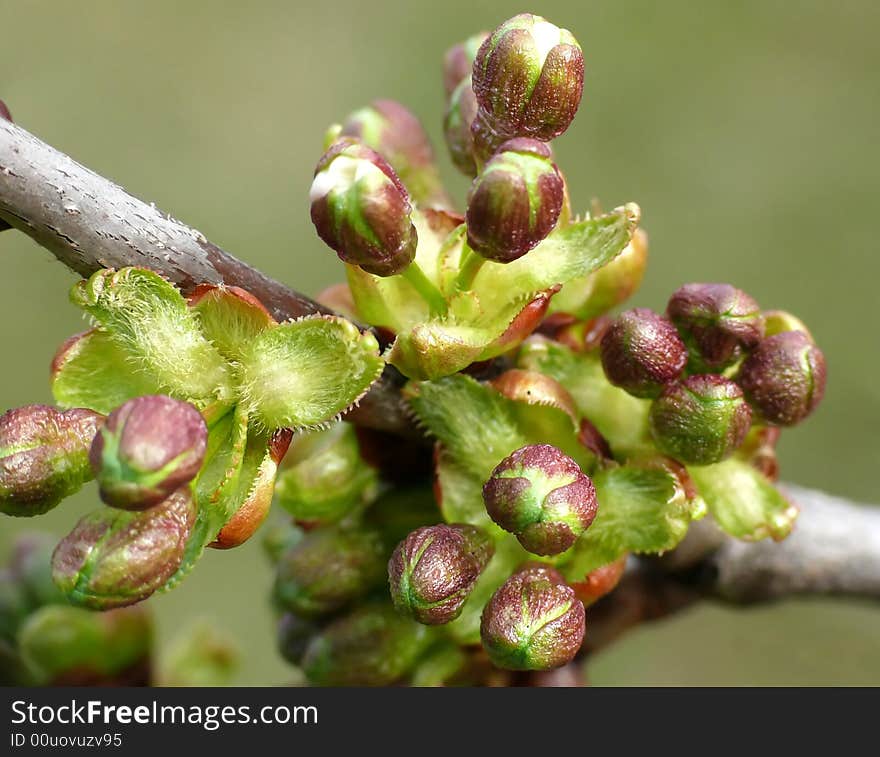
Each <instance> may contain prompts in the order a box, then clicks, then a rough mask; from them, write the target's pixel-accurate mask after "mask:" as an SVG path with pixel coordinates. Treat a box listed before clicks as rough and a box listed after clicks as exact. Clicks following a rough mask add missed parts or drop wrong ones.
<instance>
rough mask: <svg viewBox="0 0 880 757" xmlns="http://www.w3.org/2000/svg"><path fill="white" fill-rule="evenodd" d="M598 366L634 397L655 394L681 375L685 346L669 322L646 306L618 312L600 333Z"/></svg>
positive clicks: (611, 379) (684, 358)
mask: <svg viewBox="0 0 880 757" xmlns="http://www.w3.org/2000/svg"><path fill="white" fill-rule="evenodd" d="M601 355H602V367H603V368H604V369H605V375H606V376H607V377H608V380H609V381H610V382H611V383H612V384H614V385H615V386H619V387H620V388H621V389H625V390H626V391H627V392H629V393H630V394H632V395H633V396H634V397H658V396H660V393H661V392H662V391H663V388H664V387H665V386H666V385H667V384H669V383H670V382H672V381H675V380H676V379H677V378H678V377H679V376H681V374H682V372H683V371H684V368H685V365H687V359H688V353H687V348H686V347H685V346H684V343H683V342H682V341H681V339H680V338H679V336H678V332H677V331H676V330H675V328H674V327H673V325H672V324H671V323H670V322H669V321H668V320H666V319H665V318H663V317H662V316H659V315H657V314H656V313H654V312H652V311H651V310H648V309H647V308H635V309H634V310H627V311H626V312H625V313H621V314H620V315H619V316H618V317H617V319H616V320H615V321H614V323H612V324H611V326H610V327H609V329H608V330H607V331H606V332H605V335H604V336H603V337H602V343H601Z"/></svg>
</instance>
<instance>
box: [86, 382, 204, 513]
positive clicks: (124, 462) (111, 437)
mask: <svg viewBox="0 0 880 757" xmlns="http://www.w3.org/2000/svg"><path fill="white" fill-rule="evenodd" d="M207 436H208V429H207V426H206V425H205V421H204V419H203V418H202V415H201V413H199V411H198V410H196V408H195V407H193V406H192V405H190V404H189V403H188V402H181V401H180V400H175V399H172V398H171V397H166V396H165V395H162V394H152V395H147V396H145V397H136V398H135V399H132V400H129V401H128V402H126V403H124V404H123V405H120V407H118V408H117V409H116V410H114V411H113V412H112V413H110V415H108V416H107V420H106V422H105V423H104V426H103V428H102V429H101V430H100V432H99V433H98V434H97V436H95V440H94V442H93V443H92V448H91V451H90V453H89V459H90V461H91V464H92V470H93V471H94V472H95V478H96V479H97V480H98V486H99V489H100V494H101V499H102V500H104V502H106V503H107V504H108V505H111V506H112V507H119V508H122V509H124V510H144V509H146V508H148V507H152V506H154V505H157V504H158V503H159V502H161V501H162V500H164V499H165V498H166V497H168V496H169V495H170V494H171V493H172V492H175V491H176V490H177V489H179V488H180V487H181V486H183V485H184V484H188V483H189V482H190V481H192V479H193V478H195V476H196V474H198V472H199V470H200V469H201V467H202V461H203V460H204V458H205V447H206V444H207Z"/></svg>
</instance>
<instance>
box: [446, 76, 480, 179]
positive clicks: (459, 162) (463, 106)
mask: <svg viewBox="0 0 880 757" xmlns="http://www.w3.org/2000/svg"><path fill="white" fill-rule="evenodd" d="M477 110H478V106H477V97H476V95H475V94H474V90H473V87H471V77H470V75H468V76H467V77H465V78H464V79H463V80H462V81H461V82H460V83H459V85H458V86H457V87H456V88H455V91H454V92H453V93H452V95H451V96H450V98H449V103H448V104H447V106H446V113H445V114H444V116H443V137H444V138H445V140H446V148H447V149H448V150H449V156H450V157H451V158H452V162H453V164H454V165H455V167H456V168H457V169H458V170H459V171H461V172H462V173H463V174H465V176H476V175H477V163H476V160H475V159H474V137H473V135H472V133H471V127H472V125H473V123H474V119H475V118H476V117H477Z"/></svg>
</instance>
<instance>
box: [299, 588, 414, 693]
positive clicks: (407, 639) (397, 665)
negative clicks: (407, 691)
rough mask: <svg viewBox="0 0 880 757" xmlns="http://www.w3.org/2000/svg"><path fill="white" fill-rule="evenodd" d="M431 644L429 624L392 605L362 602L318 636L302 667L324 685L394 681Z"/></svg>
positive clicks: (408, 668) (370, 684)
mask: <svg viewBox="0 0 880 757" xmlns="http://www.w3.org/2000/svg"><path fill="white" fill-rule="evenodd" d="M429 643H430V638H429V636H428V633H427V629H426V628H425V626H422V625H420V624H418V623H414V622H413V621H411V620H409V619H408V618H404V617H402V616H401V615H398V614H397V613H396V612H395V611H394V609H393V608H392V607H390V606H385V605H377V606H367V607H361V608H358V609H357V610H355V611H354V612H353V613H352V614H351V615H348V616H346V617H343V618H340V619H339V620H337V621H335V622H333V623H331V624H330V625H329V626H327V628H326V629H324V631H323V632H322V633H321V634H319V635H318V636H315V637H313V638H312V640H311V641H310V642H309V645H308V647H307V648H306V653H305V656H304V658H303V661H302V668H303V670H304V671H305V674H306V676H307V677H308V678H309V681H310V682H311V683H313V684H316V685H318V686H388V685H390V684H392V683H395V682H396V681H399V680H400V679H401V678H402V677H403V676H405V675H406V674H407V673H408V672H409V671H410V670H411V669H412V668H413V667H414V666H415V664H416V662H417V661H418V659H419V657H420V655H421V654H422V653H423V652H424V651H425V650H426V648H427V646H428V644H429Z"/></svg>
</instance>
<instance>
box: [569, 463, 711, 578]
mask: <svg viewBox="0 0 880 757" xmlns="http://www.w3.org/2000/svg"><path fill="white" fill-rule="evenodd" d="M593 484H594V485H595V487H596V495H597V498H598V500H599V510H598V513H597V514H596V519H595V520H594V521H593V524H592V525H591V526H590V527H589V528H588V529H587V531H586V532H585V533H584V535H583V536H581V538H580V539H578V541H577V543H576V544H575V545H574V547H573V548H572V549H571V553H570V557H569V559H568V560H567V561H566V562H565V563H564V564H563V566H562V568H561V570H562V571H563V573H564V574H565V575H566V577H568V578H571V579H572V580H582V579H583V577H584V576H585V575H587V573H589V572H590V571H592V570H595V569H596V568H599V567H601V566H603V565H607V564H608V563H610V562H614V561H615V560H617V559H618V558H619V557H621V556H622V555H623V554H624V553H626V552H636V553H658V552H665V551H667V550H669V549H672V548H673V547H675V546H676V545H677V544H678V543H679V542H680V541H681V540H682V539H683V538H684V536H685V534H686V533H687V530H688V526H689V524H690V522H691V520H695V519H697V518H700V517H702V516H703V514H704V511H705V505H704V503H703V502H702V501H701V500H700V499H699V498H697V499H694V500H688V499H687V497H686V496H685V495H684V493H683V491H682V489H681V486H680V484H679V483H678V481H677V480H676V479H675V478H674V477H673V475H672V474H671V473H669V472H667V471H665V470H660V469H655V468H634V467H621V468H609V469H606V470H602V471H598V472H597V473H596V474H595V475H594V476H593Z"/></svg>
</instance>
